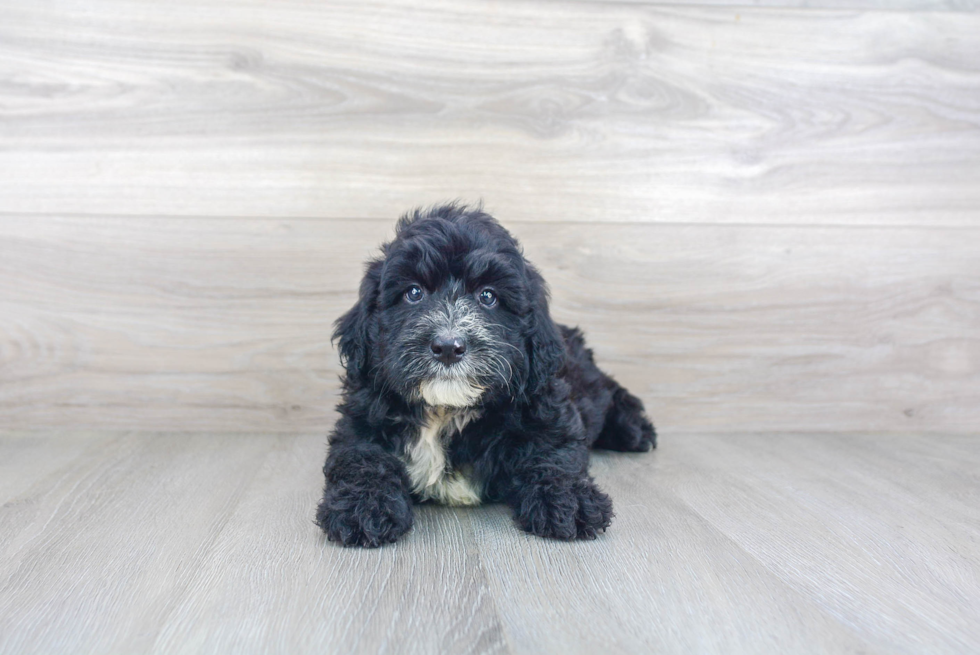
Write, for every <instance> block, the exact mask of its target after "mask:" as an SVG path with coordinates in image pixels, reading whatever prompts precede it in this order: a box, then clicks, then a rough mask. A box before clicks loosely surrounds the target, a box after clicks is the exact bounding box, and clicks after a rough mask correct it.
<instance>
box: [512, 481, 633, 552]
mask: <svg viewBox="0 0 980 655" xmlns="http://www.w3.org/2000/svg"><path fill="white" fill-rule="evenodd" d="M517 495H518V504H517V505H516V507H515V509H514V518H515V519H516V521H517V524H518V525H519V526H520V528H521V529H522V530H524V531H526V532H530V533H531V534H534V535H537V536H539V537H550V538H553V539H564V540H569V539H576V538H577V539H595V538H596V537H597V536H598V535H599V533H600V532H603V531H605V529H606V528H608V527H609V524H610V523H611V522H612V517H613V511H612V500H610V499H609V496H607V495H606V494H605V493H604V492H603V491H601V490H600V489H599V488H598V487H597V486H595V483H594V482H592V480H590V479H588V478H586V479H582V480H575V481H572V482H564V481H563V482H561V483H557V484H547V485H544V484H542V485H537V486H534V487H531V488H528V489H522V490H520V491H519V492H518V494H517Z"/></svg>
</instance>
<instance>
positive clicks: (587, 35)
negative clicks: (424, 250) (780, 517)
mask: <svg viewBox="0 0 980 655" xmlns="http://www.w3.org/2000/svg"><path fill="white" fill-rule="evenodd" d="M901 6H906V5H901ZM920 6H921V5H920ZM0 11H2V14H3V16H4V20H3V22H2V24H0V143H2V148H0V199H2V203H0V210H2V211H8V212H52V213H66V212H79V213H91V214H100V215H104V214H139V215H178V214H180V215H189V216H193V215H221V216H261V217H278V216H293V217H300V216H311V217H334V218H346V217H372V218H381V217H389V216H393V215H396V214H397V213H399V212H401V211H403V210H405V209H406V208H407V207H410V206H413V205H416V204H419V203H425V202H433V201H436V200H441V199H444V198H452V197H457V196H462V197H466V198H478V197H484V198H486V199H487V200H488V201H489V202H490V203H491V204H492V205H493V206H494V207H495V208H496V209H498V210H499V211H500V212H501V213H502V214H504V215H506V216H508V217H510V218H511V219H513V220H518V219H521V220H535V221H548V220H550V221H569V220H580V221H586V222H592V221H636V222H645V221H660V222H685V223H687V222H714V223H717V222H733V223H746V222H747V223H772V224H785V223H821V224H856V223H861V224H867V223H874V224H895V223H902V224H921V223H925V222H928V223H929V224H932V225H939V224H942V225H976V224H977V220H978V219H977V207H978V205H980V185H977V184H976V179H977V175H978V172H980V40H978V39H977V38H976V34H978V33H980V15H977V14H975V13H955V12H953V13H949V12H893V11H880V12H879V11H853V10H848V11H842V10H828V11H823V10H819V11H818V10H806V11H802V10H793V9H783V8H777V9H767V8H751V7H741V8H736V7H684V6H655V5H645V4H629V3H625V4H624V3H607V2H576V3H551V2H504V3H501V2H492V1H490V0H466V1H463V2H458V1H456V0H453V1H451V2H450V1H448V0H444V1H434V2H427V3H422V4H420V3H417V2H414V1H411V0H385V1H384V2H368V3H362V2H357V3H347V2H331V3H324V2H321V1H320V0H288V1H284V2H274V3H270V2H264V1H257V0H256V1H248V2H228V1H225V0H193V1H191V0H179V1H177V2H168V3H165V4H161V3H147V2H142V1H137V0H96V1H94V2H87V3H84V4H78V3H71V2H65V1H59V0H52V1H50V2H31V3H26V2H18V1H16V0H6V1H5V2H2V3H0Z"/></svg>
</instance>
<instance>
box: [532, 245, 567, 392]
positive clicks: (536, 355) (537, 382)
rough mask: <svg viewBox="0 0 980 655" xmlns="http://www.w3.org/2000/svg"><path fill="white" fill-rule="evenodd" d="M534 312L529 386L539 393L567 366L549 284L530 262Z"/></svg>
mask: <svg viewBox="0 0 980 655" xmlns="http://www.w3.org/2000/svg"><path fill="white" fill-rule="evenodd" d="M527 276H528V281H529V282H530V289H529V290H530V294H529V295H530V298H531V314H530V316H529V323H528V326H527V333H526V334H527V339H526V341H527V343H526V348H527V354H528V377H527V382H526V385H525V386H526V389H527V391H528V392H529V393H530V394H537V393H538V392H539V391H541V390H542V389H544V388H545V387H546V386H547V384H548V381H549V380H550V379H551V378H552V377H554V376H555V374H556V373H558V371H559V370H561V368H562V366H564V365H565V341H564V339H562V336H561V332H559V330H558V326H557V325H556V324H555V322H554V321H553V320H551V313H550V312H549V311H548V287H547V285H545V282H544V278H542V277H541V274H540V273H538V271H537V270H536V269H535V268H534V267H533V266H531V265H530V264H528V265H527Z"/></svg>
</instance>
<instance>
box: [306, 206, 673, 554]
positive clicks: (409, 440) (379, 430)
mask: <svg viewBox="0 0 980 655" xmlns="http://www.w3.org/2000/svg"><path fill="white" fill-rule="evenodd" d="M334 339H335V340H339V347H340V357H341V361H342V363H343V364H344V366H345V368H346V375H345V376H344V378H343V400H342V402H341V403H340V405H339V407H338V410H339V412H340V418H339V419H338V421H337V424H336V426H335V427H334V430H333V433H332V434H331V435H330V448H329V454H328V455H327V461H326V464H325V465H324V467H323V473H324V475H325V476H326V487H325V491H324V494H323V500H322V501H321V503H320V506H319V508H318V510H317V515H316V522H317V524H318V525H319V526H320V527H321V528H322V529H323V530H324V532H326V534H327V537H328V538H329V539H330V540H331V541H337V542H340V543H341V544H343V545H345V546H366V547H376V546H380V545H381V544H384V543H388V542H392V541H395V540H396V539H398V538H399V537H400V536H402V535H403V534H405V532H407V531H408V530H409V529H410V528H411V527H412V505H413V503H418V502H424V501H435V502H439V503H444V504H447V505H478V504H480V503H482V502H505V503H507V504H508V505H509V506H510V507H511V508H512V509H513V513H514V519H515V521H516V522H517V525H518V526H519V527H520V528H521V529H523V530H526V531H527V532H530V533H532V534H535V535H539V536H542V537H551V538H555V539H575V538H580V539H582V538H584V539H594V538H595V537H596V535H597V534H598V533H599V532H601V531H604V530H605V529H606V528H607V527H608V526H609V523H610V521H611V519H612V516H613V512H612V502H611V501H610V499H609V496H607V495H606V494H605V493H603V492H602V491H601V490H600V489H599V488H598V487H597V486H596V484H595V482H594V481H593V479H592V478H591V477H590V476H589V471H588V463H589V448H590V447H595V448H606V449H610V450H620V451H646V450H649V449H651V448H654V447H655V446H656V433H655V432H654V428H653V425H652V424H651V423H650V421H649V420H648V419H647V418H646V416H645V414H644V410H643V403H641V402H640V400H639V399H638V398H636V397H635V396H633V395H631V394H630V393H629V392H628V391H626V389H624V388H623V387H621V386H620V385H619V384H617V383H616V381H615V380H613V379H612V378H611V377H609V376H608V375H606V374H605V373H603V372H602V371H600V370H599V369H598V368H597V367H596V365H595V363H594V362H593V360H592V351H590V350H589V349H588V348H586V346H585V342H584V340H583V338H582V333H581V332H580V331H579V330H578V329H575V328H568V327H565V326H562V325H558V324H556V323H555V322H554V321H552V320H551V316H550V315H549V313H548V290H547V288H546V286H545V283H544V280H543V279H542V277H541V275H540V274H539V273H538V271H537V270H536V269H535V268H534V267H533V266H532V265H531V264H530V263H528V262H527V260H525V259H524V256H523V254H522V251H521V247H520V245H519V244H518V243H517V241H516V240H515V239H514V238H513V237H512V236H511V235H510V233H509V232H508V231H507V230H505V229H504V228H503V227H501V225H500V224H499V223H497V221H496V220H495V219H494V218H492V217H491V216H489V215H488V214H486V213H484V212H483V211H482V210H481V209H480V208H475V209H473V208H468V207H466V206H463V205H458V204H448V205H443V206H438V207H434V208H431V209H429V210H421V209H420V210H415V211H414V212H411V213H409V214H406V215H405V216H403V217H402V218H401V219H400V220H399V221H398V226H397V232H396V236H395V239H394V240H393V241H391V242H390V243H387V244H385V245H384V246H382V254H381V257H379V258H377V259H375V260H373V261H371V262H369V263H368V265H367V271H366V274H365V275H364V279H363V281H362V282H361V287H360V293H359V297H358V301H357V304H355V305H354V307H353V308H352V309H351V310H350V311H349V312H347V313H346V314H345V315H344V316H342V317H341V318H340V319H339V320H338V321H337V324H336V331H335V332H334Z"/></svg>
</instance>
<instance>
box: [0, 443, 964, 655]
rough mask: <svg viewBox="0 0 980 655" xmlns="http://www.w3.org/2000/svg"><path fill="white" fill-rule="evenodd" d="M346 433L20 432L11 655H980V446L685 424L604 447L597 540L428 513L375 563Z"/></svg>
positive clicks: (5, 604)
mask: <svg viewBox="0 0 980 655" xmlns="http://www.w3.org/2000/svg"><path fill="white" fill-rule="evenodd" d="M324 441H325V440H324V438H323V437H322V436H319V435H315V436H306V435H260V434H238V435H235V434H216V433H215V434H207V435H188V434H179V433H177V434H155V433H113V434H106V433H102V434H99V433H92V434H74V433H59V434H53V433H20V434H13V433H4V434H3V435H2V436H0V466H5V463H6V462H7V461H11V460H12V459H19V460H20V461H21V462H22V465H21V467H20V468H21V470H22V471H24V472H25V475H26V473H34V480H33V482H31V483H24V484H20V485H17V486H16V487H15V488H14V487H5V488H4V489H3V492H2V494H3V495H2V500H3V505H2V507H0V534H2V536H3V539H2V541H0V548H2V549H3V556H2V557H0V653H3V654H5V655H6V654H7V653H22V652H63V651H66V650H70V651H71V652H75V653H116V652H119V653H122V652H165V653H171V652H198V653H221V652H232V651H233V652H238V653H322V652H336V653H342V652H399V653H402V652H410V653H412V652H418V653H429V652H448V653H494V652H514V653H540V652H568V653H593V652H596V649H597V648H601V649H602V652H613V653H635V652H654V651H656V652H666V653H689V652H692V651H697V652H703V653H758V652H781V653H782V652H841V653H879V652H881V653H884V652H888V653H896V652H899V653H901V652H908V653H923V652H972V651H976V650H977V649H978V648H980V629H978V627H977V623H976V621H975V620H973V618H974V614H975V612H974V610H973V608H975V607H977V606H978V604H980V547H978V544H980V510H978V507H980V502H978V501H980V497H978V489H980V485H978V484H977V483H978V479H977V473H976V471H977V470H978V465H980V439H978V438H977V437H976V436H975V435H974V436H953V435H911V434H907V435H900V436H897V435H870V434H840V433H836V434H805V435H804V434H766V435H759V434H743V435H738V436H732V435H712V434H703V433H702V434H688V435H683V436H680V435H671V434H667V435H665V437H664V439H663V441H662V444H661V447H660V449H658V450H657V451H656V452H654V453H650V454H644V455H622V454H609V453H597V454H595V455H594V456H593V472H594V473H595V474H596V477H597V479H598V481H599V483H600V484H601V485H602V486H603V487H604V488H605V489H606V490H607V491H609V493H610V494H611V495H612V496H613V498H614V501H615V505H616V512H617V518H616V520H615V522H614V523H613V526H612V527H611V528H610V530H609V531H608V532H607V533H605V534H604V535H602V536H601V537H600V538H599V539H598V540H597V541H594V542H585V543H574V544H568V543H558V542H551V541H545V540H541V539H537V538H533V537H530V536H527V535H524V534H523V533H521V532H519V531H518V530H517V529H516V528H515V527H514V526H513V524H512V521H511V519H510V518H509V515H508V512H507V511H506V509H505V508H503V507H501V506H490V507H481V508H471V509H462V508H461V509H451V508H442V507H432V506H427V507H422V508H418V512H417V515H416V519H417V521H416V525H415V528H414V529H413V530H412V532H410V533H409V534H408V535H406V537H405V538H404V540H403V541H401V542H399V543H398V544H395V545H393V546H390V547H385V548H382V549H379V550H373V551H364V550H345V549H342V548H339V547H337V546H335V545H333V544H330V543H328V542H325V541H324V540H323V538H322V536H320V535H319V534H318V531H317V529H316V527H315V526H314V525H313V524H312V520H311V518H312V513H313V508H314V506H315V502H316V500H317V497H318V493H319V489H320V483H321V475H320V472H319V465H320V461H321V457H322V455H323V451H324V448H325V443H324ZM49 457H51V458H52V459H53V460H58V461H57V462H53V463H48V461H47V460H48V458H49ZM6 470H7V469H4V471H6Z"/></svg>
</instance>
